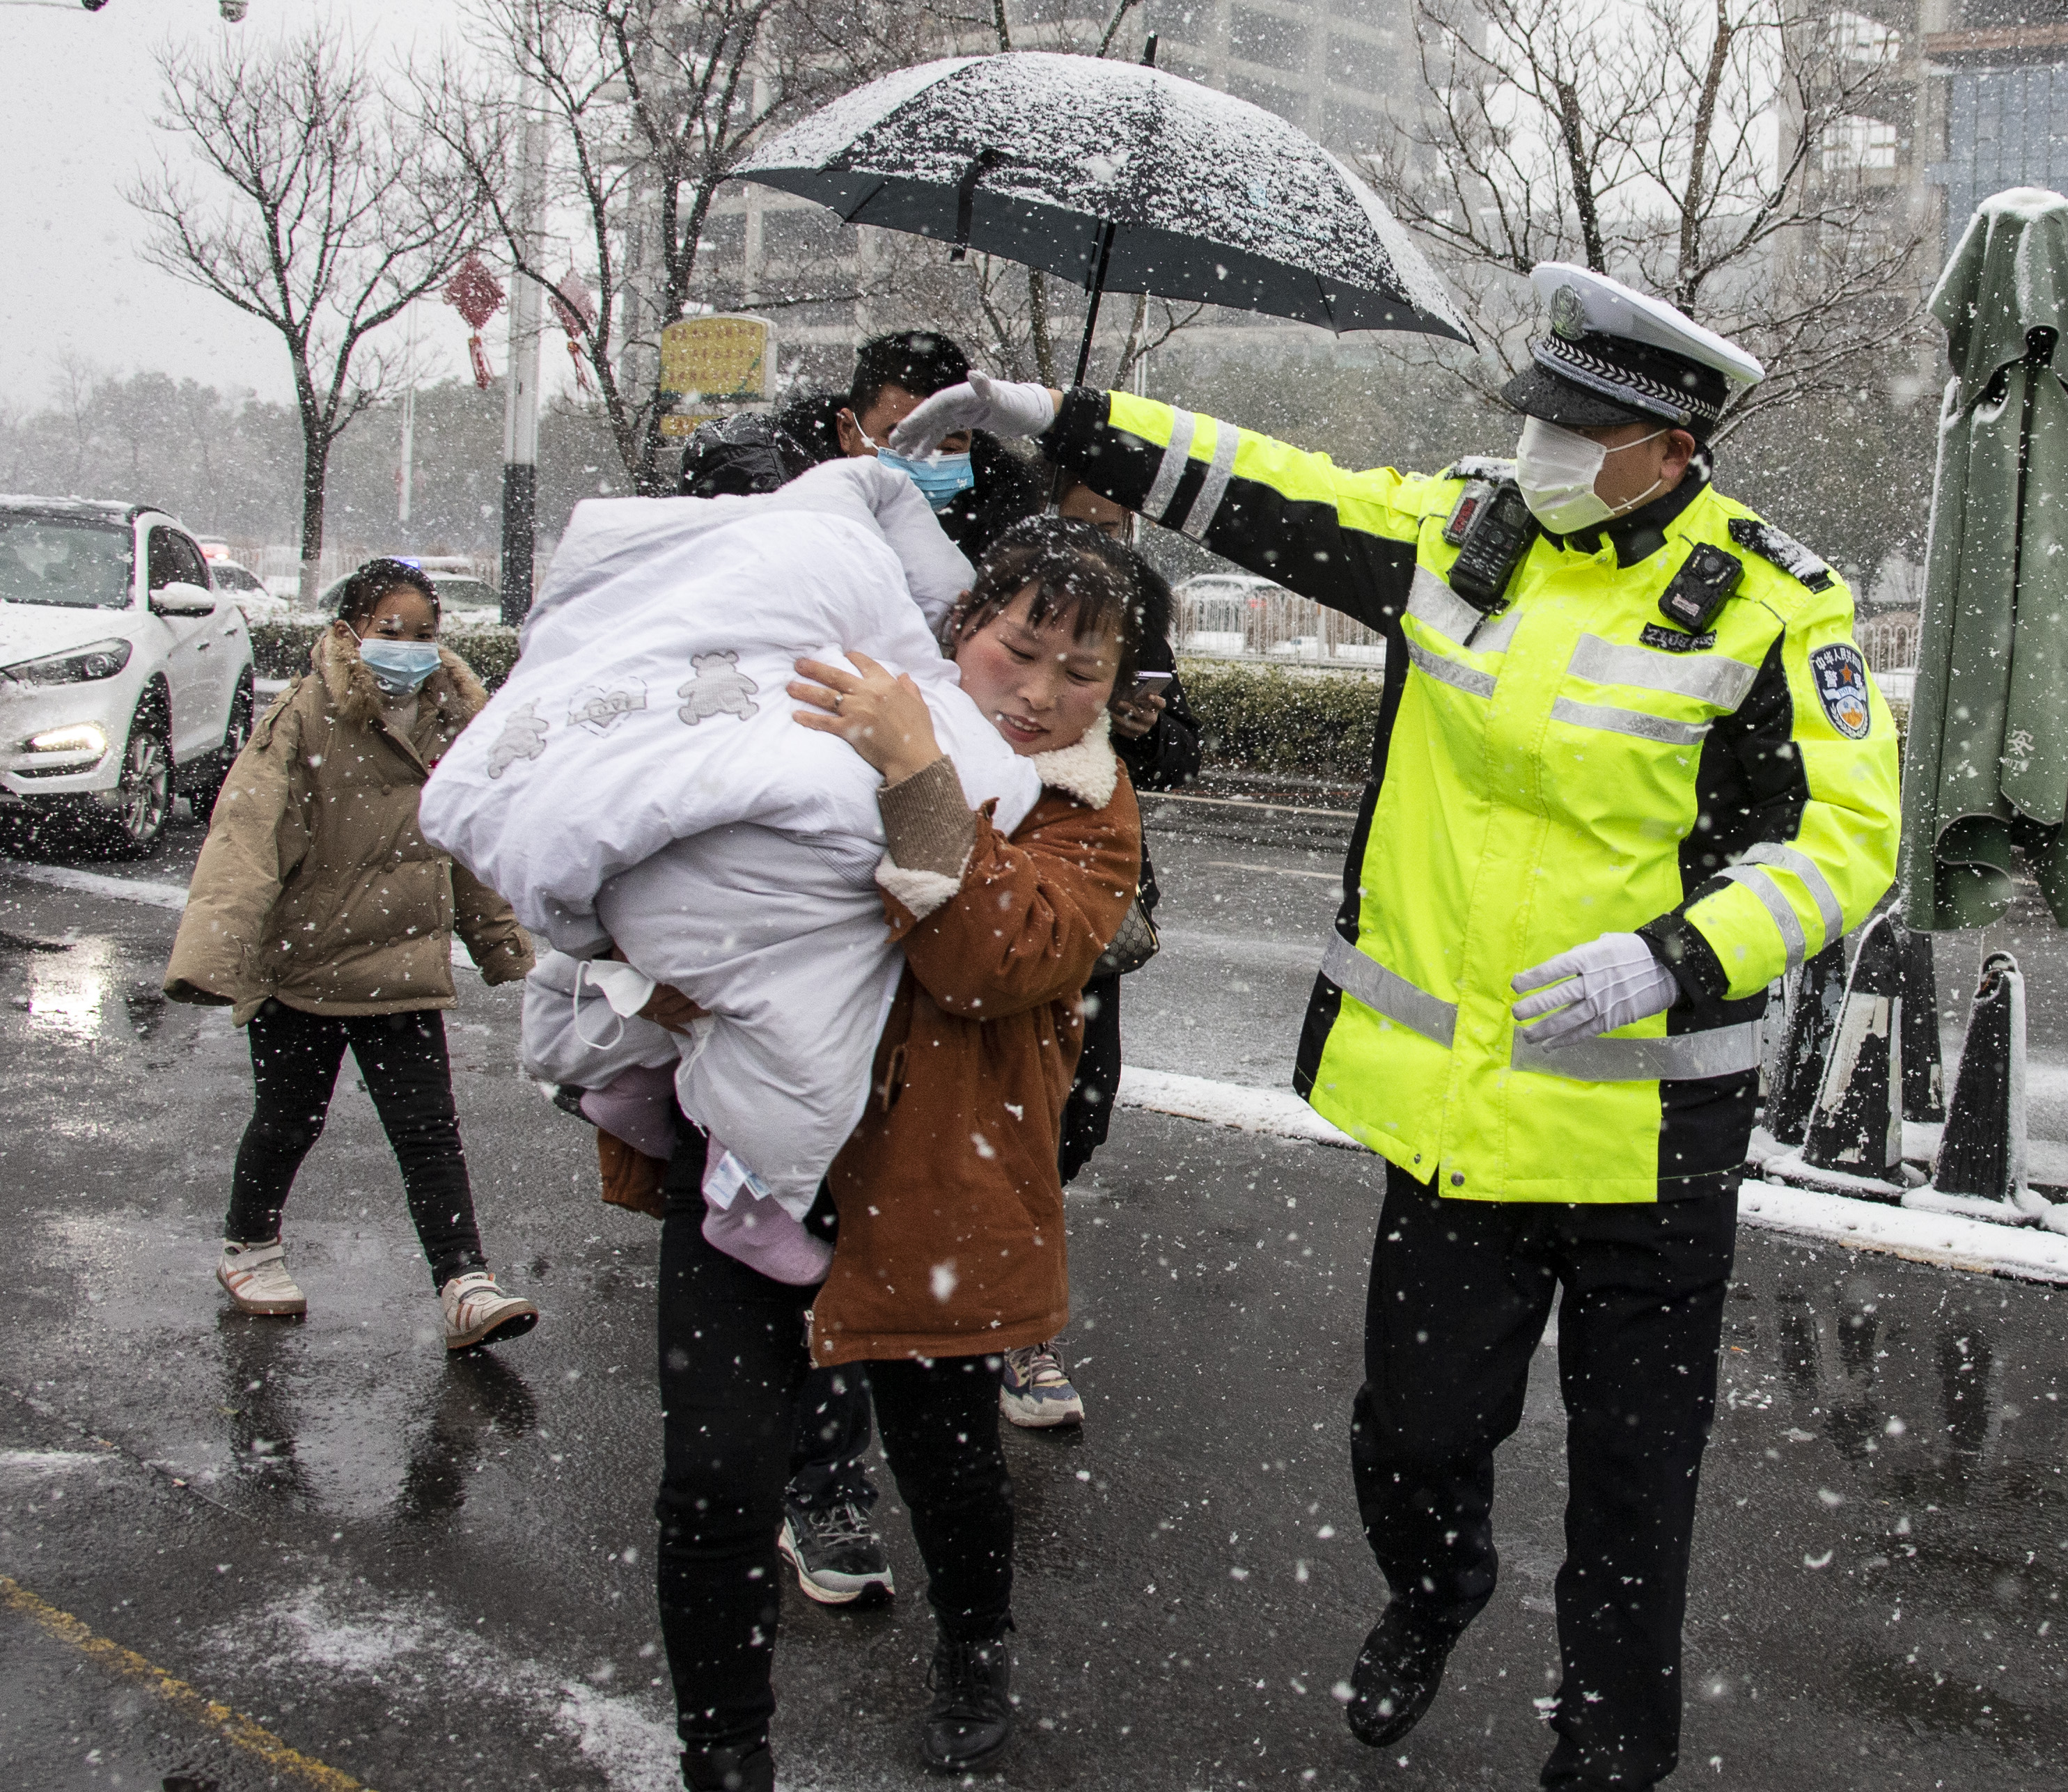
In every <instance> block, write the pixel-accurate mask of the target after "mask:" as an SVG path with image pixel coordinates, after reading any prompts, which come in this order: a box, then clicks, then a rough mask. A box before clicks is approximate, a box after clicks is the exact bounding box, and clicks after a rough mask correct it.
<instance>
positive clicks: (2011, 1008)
mask: <svg viewBox="0 0 2068 1792" xmlns="http://www.w3.org/2000/svg"><path fill="white" fill-rule="evenodd" d="M2024 1181H2025V977H2024V974H2023V973H2021V971H2020V970H2019V969H2018V968H2017V960H2016V959H2015V958H2013V957H2011V955H2010V954H2009V953H2007V952H1993V953H1990V954H1989V957H1987V958H1985V959H1984V960H1983V961H1982V975H1981V980H1980V982H1979V983H1978V984H1977V985H1976V989H1975V1004H1974V1008H1973V1010H1972V1012H1971V1014H1969V1016H1968V1038H1967V1042H1966V1043H1965V1044H1964V1046H1961V1048H1960V1067H1959V1068H1958V1069H1957V1070H1956V1071H1955V1072H1954V1073H1953V1103H1952V1111H1951V1112H1950V1113H1948V1115H1947V1116H1946V1131H1945V1133H1944V1136H1943V1137H1942V1139H1941V1140H1940V1145H1939V1161H1938V1162H1937V1164H1935V1165H1934V1166H1933V1168H1932V1187H1933V1188H1934V1189H1936V1190H1937V1191H1938V1192H1939V1193H1940V1194H1942V1195H1971V1196H1973V1197H1976V1198H1977V1199H1979V1200H1982V1201H2009V1200H2010V1199H2011V1197H2013V1196H2014V1195H2016V1194H2017V1192H2018V1190H2019V1189H2020V1188H2021V1186H2022V1185H2023V1184H2024Z"/></svg>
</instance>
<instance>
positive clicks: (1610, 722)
mask: <svg viewBox="0 0 2068 1792" xmlns="http://www.w3.org/2000/svg"><path fill="white" fill-rule="evenodd" d="M1551 719H1552V720H1553V721H1569V722H1570V723H1572V725H1573V726H1574V727H1575V728H1600V729H1606V731H1607V732H1608V733H1611V734H1634V735H1636V736H1637V738H1639V740H1642V741H1663V742H1666V743H1667V745H1668V746H1693V745H1694V744H1695V743H1696V742H1697V741H1699V740H1700V739H1701V738H1702V737H1703V736H1704V734H1706V733H1708V731H1709V725H1708V723H1707V722H1706V721H1704V722H1688V721H1667V719H1666V718H1665V717H1663V716H1647V714H1646V713H1644V712H1643V710H1642V709H1608V708H1606V707H1605V706H1604V705H1601V704H1598V703H1575V702H1574V701H1573V700H1572V698H1570V697H1558V698H1556V699H1554V700H1553V702H1552V705H1551Z"/></svg>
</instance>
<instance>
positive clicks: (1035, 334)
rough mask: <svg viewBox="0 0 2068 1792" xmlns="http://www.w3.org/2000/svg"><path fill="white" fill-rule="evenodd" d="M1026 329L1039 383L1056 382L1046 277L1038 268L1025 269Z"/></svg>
mask: <svg viewBox="0 0 2068 1792" xmlns="http://www.w3.org/2000/svg"><path fill="white" fill-rule="evenodd" d="M1027 331H1028V338H1029V339H1030V341H1031V342H1032V345H1033V349H1034V370H1035V372H1036V373H1038V374H1040V376H1041V384H1043V385H1044V386H1052V385H1054V384H1055V383H1056V345H1055V343H1054V342H1053V341H1052V340H1051V339H1050V338H1049V335H1048V275H1046V274H1044V273H1042V271H1041V270H1040V269H1039V268H1034V267H1030V268H1029V269H1028V270H1027Z"/></svg>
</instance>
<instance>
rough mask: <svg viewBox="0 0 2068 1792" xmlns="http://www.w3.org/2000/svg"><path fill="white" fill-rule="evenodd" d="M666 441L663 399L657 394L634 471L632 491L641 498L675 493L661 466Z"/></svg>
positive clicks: (641, 438)
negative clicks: (662, 425) (662, 431)
mask: <svg viewBox="0 0 2068 1792" xmlns="http://www.w3.org/2000/svg"><path fill="white" fill-rule="evenodd" d="M666 439H667V438H666V437H664V436H662V433H661V399H660V395H659V394H658V393H655V395H654V398H653V405H652V407H651V408H649V410H648V412H647V413H646V427H645V429H643V430H641V432H640V435H639V464H638V465H637V466H636V467H634V468H633V478H632V489H633V491H635V492H636V493H637V494H638V495H639V496H640V497H641V498H668V497H670V496H672V495H673V494H674V490H675V482H674V481H673V480H671V479H670V478H669V477H668V476H667V474H666V473H664V472H663V471H662V466H661V454H662V449H663V448H664V446H665V445H666Z"/></svg>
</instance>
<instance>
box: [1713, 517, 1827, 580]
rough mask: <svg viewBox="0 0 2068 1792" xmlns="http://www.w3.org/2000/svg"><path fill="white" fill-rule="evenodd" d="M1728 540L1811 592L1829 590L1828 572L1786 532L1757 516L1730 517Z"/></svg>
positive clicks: (1806, 549) (1820, 561)
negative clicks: (1771, 565)
mask: <svg viewBox="0 0 2068 1792" xmlns="http://www.w3.org/2000/svg"><path fill="white" fill-rule="evenodd" d="M1730 527H1731V539H1732V541H1734V542H1736V543H1737V544H1738V546H1739V547H1743V548H1747V549H1749V550H1750V551H1752V552H1753V553H1754V554H1757V555H1758V556H1759V557H1760V558H1761V559H1762V560H1768V561H1771V562H1772V563H1773V564H1774V565H1775V566H1777V567H1780V568H1781V571H1783V572H1785V573H1786V574H1787V575H1789V577H1790V578H1792V579H1797V580H1799V581H1800V582H1801V583H1802V584H1803V585H1805V587H1808V588H1809V590H1811V591H1828V590H1829V589H1830V586H1831V569H1830V567H1828V566H1826V565H1825V563H1823V562H1822V560H1820V559H1818V558H1817V556H1816V555H1814V554H1812V553H1811V552H1810V551H1809V549H1808V548H1806V547H1804V546H1803V545H1802V544H1801V542H1798V541H1797V540H1796V538H1794V537H1793V535H1791V534H1788V533H1787V532H1786V531H1785V530H1781V529H1777V528H1775V527H1774V526H1773V524H1772V523H1770V522H1763V521H1762V520H1761V518H1758V517H1732V518H1731V524H1730Z"/></svg>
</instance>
